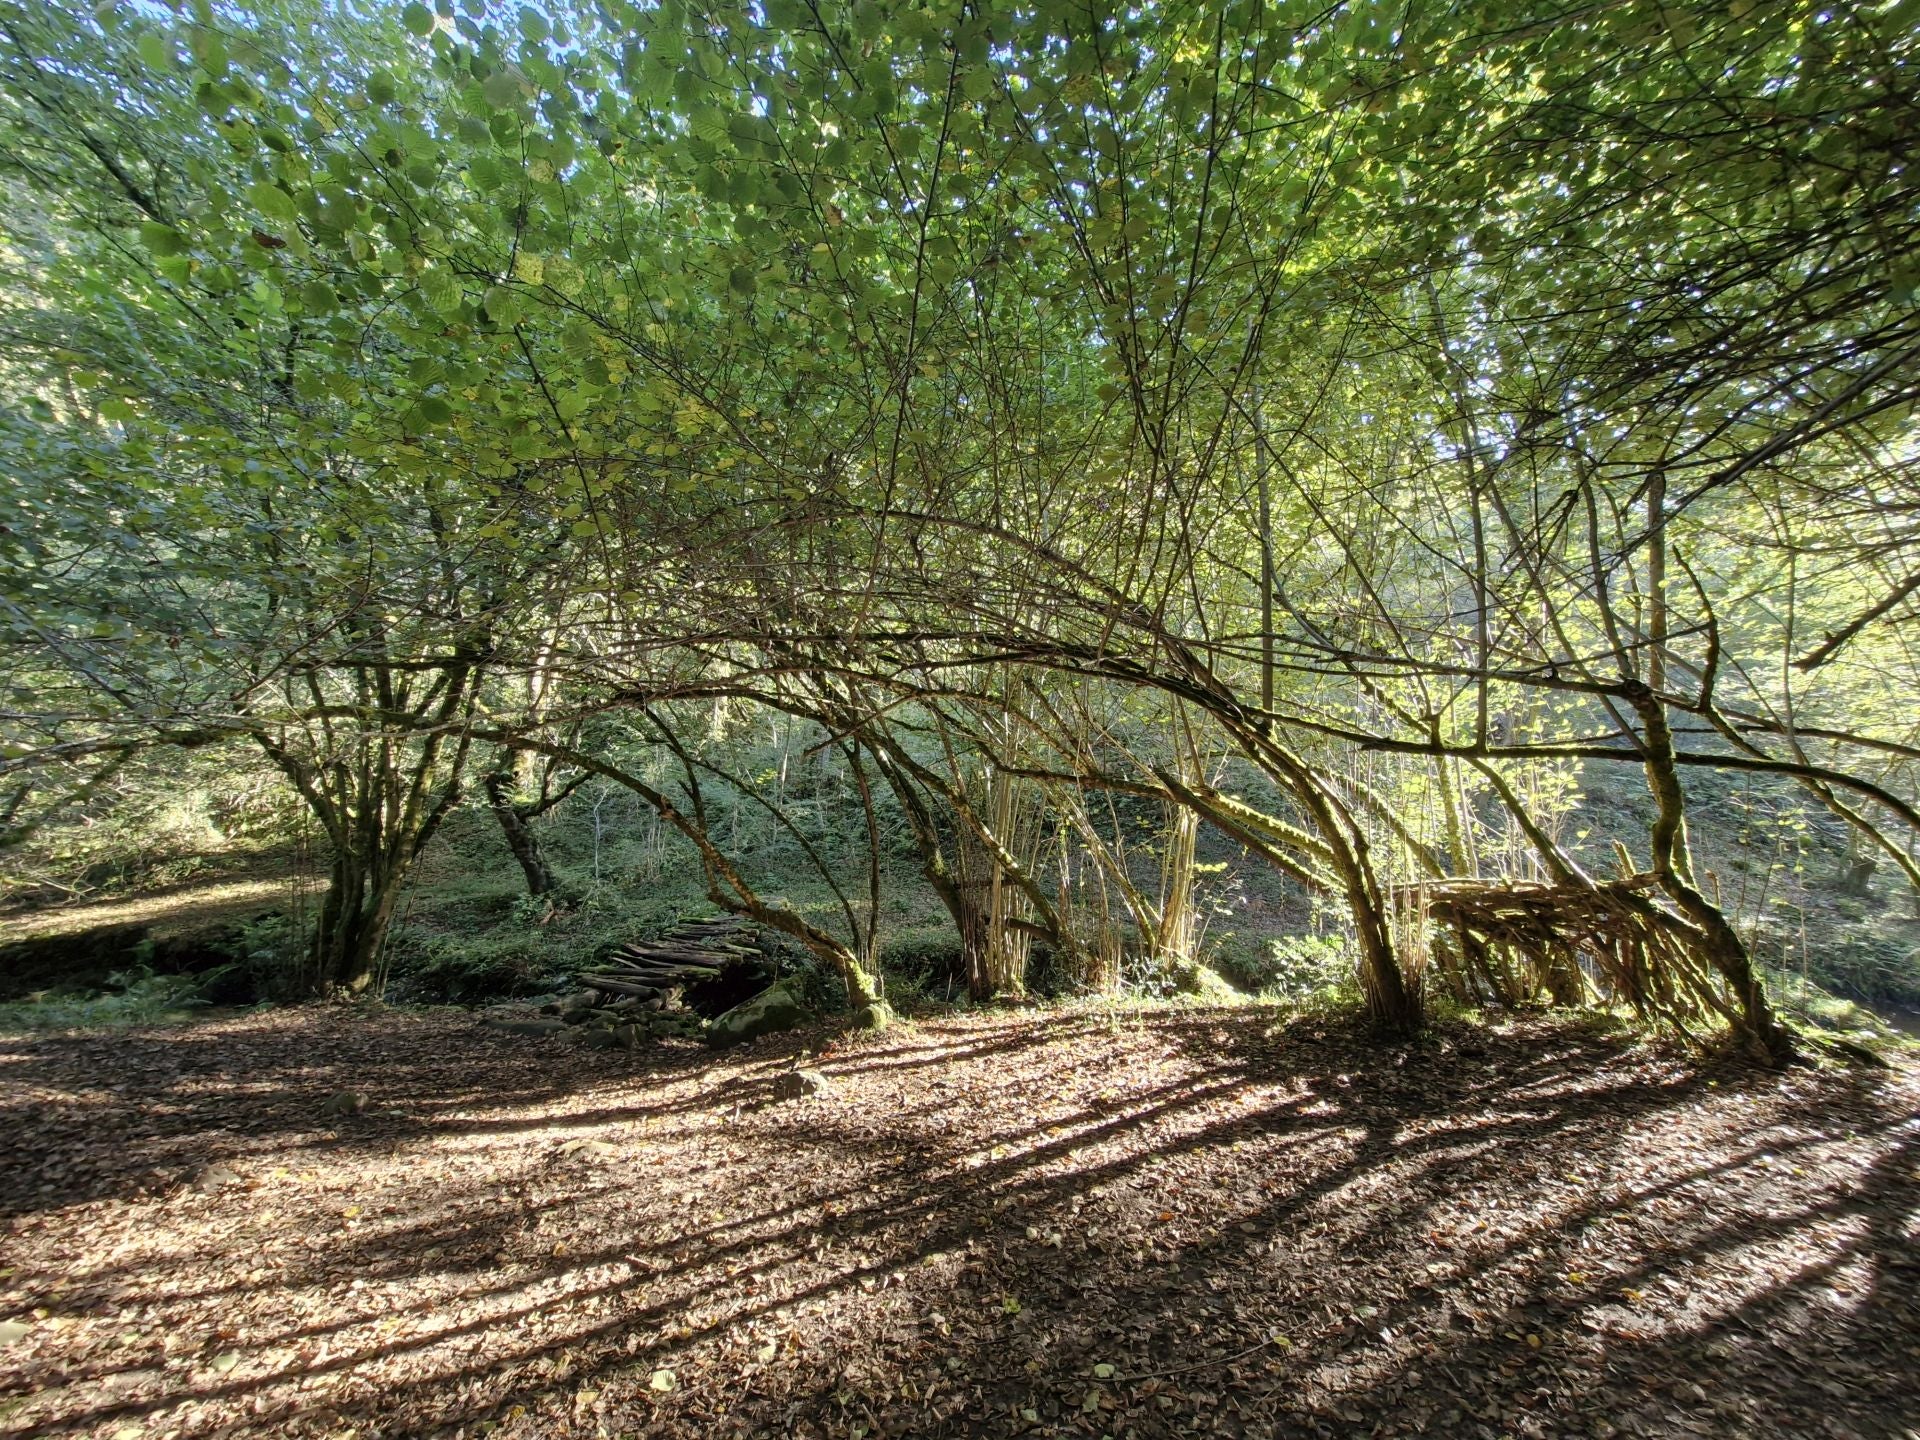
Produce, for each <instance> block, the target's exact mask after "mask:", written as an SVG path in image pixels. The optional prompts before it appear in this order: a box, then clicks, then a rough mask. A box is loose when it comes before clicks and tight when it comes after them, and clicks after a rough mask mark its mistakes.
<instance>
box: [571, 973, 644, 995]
mask: <svg viewBox="0 0 1920 1440" xmlns="http://www.w3.org/2000/svg"><path fill="white" fill-rule="evenodd" d="M577 978H578V979H579V981H580V983H581V984H582V985H585V986H587V987H588V988H589V989H592V990H598V991H600V992H601V993H603V994H606V995H630V996H632V997H633V998H634V999H636V1000H657V999H658V998H659V997H660V992H661V988H662V987H661V986H659V985H652V984H642V983H640V982H638V981H632V980H624V979H614V978H612V977H611V976H607V975H581V976H579V977H577Z"/></svg>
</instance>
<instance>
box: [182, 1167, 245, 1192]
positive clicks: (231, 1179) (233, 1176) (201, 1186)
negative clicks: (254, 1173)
mask: <svg viewBox="0 0 1920 1440" xmlns="http://www.w3.org/2000/svg"><path fill="white" fill-rule="evenodd" d="M187 1183H188V1184H189V1185H191V1186H192V1187H193V1188H194V1189H195V1190H199V1191H203V1192H211V1191H214V1190H224V1189H226V1187H227V1186H229V1185H237V1184H239V1183H240V1172H239V1171H237V1170H235V1169H234V1168H233V1167H232V1166H231V1165H222V1164H220V1163H219V1162H217V1161H216V1162H214V1163H213V1164H210V1165H202V1166H201V1167H200V1168H199V1169H198V1170H196V1171H194V1172H193V1176H192V1178H191V1179H189V1180H188V1181H187Z"/></svg>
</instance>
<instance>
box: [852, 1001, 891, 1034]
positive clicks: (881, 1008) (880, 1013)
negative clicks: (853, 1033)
mask: <svg viewBox="0 0 1920 1440" xmlns="http://www.w3.org/2000/svg"><path fill="white" fill-rule="evenodd" d="M898 1018H899V1017H898V1016H896V1015H895V1014H894V1013H893V1007H892V1006H891V1005H889V1004H888V1003H887V1002H886V1001H884V1000H876V1001H874V1002H873V1003H872V1004H871V1005H865V1006H862V1007H861V1008H860V1009H859V1010H856V1011H855V1012H854V1016H853V1028H854V1029H856V1030H884V1029H886V1028H887V1027H888V1026H889V1025H891V1024H893V1022H894V1021H895V1020H896V1019H898Z"/></svg>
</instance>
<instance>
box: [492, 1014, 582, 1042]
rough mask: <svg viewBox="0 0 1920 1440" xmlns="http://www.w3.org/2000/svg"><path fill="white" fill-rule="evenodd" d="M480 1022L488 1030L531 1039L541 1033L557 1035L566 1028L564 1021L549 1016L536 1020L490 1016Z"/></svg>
mask: <svg viewBox="0 0 1920 1440" xmlns="http://www.w3.org/2000/svg"><path fill="white" fill-rule="evenodd" d="M480 1023H481V1024H482V1025H484V1026H486V1027H487V1028H488V1029H489V1030H497V1031H498V1032H499V1033H500V1034H502V1035H525V1036H527V1037H529V1038H531V1039H539V1038H540V1037H541V1036H543V1035H558V1034H559V1033H560V1032H561V1031H562V1030H565V1029H566V1028H567V1022H566V1021H564V1020H558V1019H554V1018H553V1017H551V1016H547V1017H542V1018H540V1019H536V1020H495V1019H491V1018H490V1019H486V1020H482V1021H481V1022H480Z"/></svg>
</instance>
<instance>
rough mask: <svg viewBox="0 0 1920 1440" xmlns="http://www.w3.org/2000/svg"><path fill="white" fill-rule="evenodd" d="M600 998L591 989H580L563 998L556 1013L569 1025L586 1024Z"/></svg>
mask: <svg viewBox="0 0 1920 1440" xmlns="http://www.w3.org/2000/svg"><path fill="white" fill-rule="evenodd" d="M599 1000H600V997H599V996H598V995H596V994H594V992H593V991H591V990H578V991H575V992H574V993H573V994H571V995H569V996H567V997H566V998H564V999H563V1000H561V1002H560V1004H559V1007H558V1008H557V1009H556V1010H555V1011H554V1013H555V1014H556V1015H558V1016H559V1017H560V1018H561V1020H563V1021H564V1022H566V1023H567V1024H569V1025H584V1024H585V1023H586V1020H587V1017H588V1016H589V1015H591V1014H593V1011H594V1006H595V1005H597V1004H598V1003H599Z"/></svg>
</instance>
